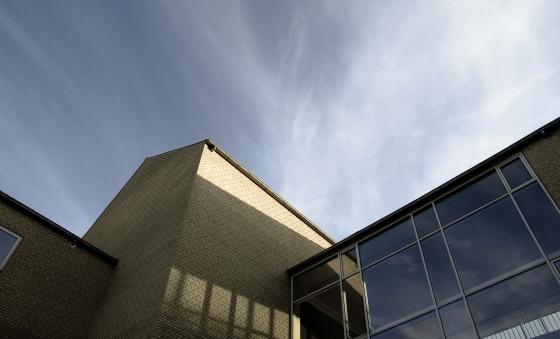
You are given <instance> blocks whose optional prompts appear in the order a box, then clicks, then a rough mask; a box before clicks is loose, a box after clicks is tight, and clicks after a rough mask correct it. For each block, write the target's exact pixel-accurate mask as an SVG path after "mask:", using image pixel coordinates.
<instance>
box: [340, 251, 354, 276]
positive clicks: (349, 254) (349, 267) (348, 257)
mask: <svg viewBox="0 0 560 339" xmlns="http://www.w3.org/2000/svg"><path fill="white" fill-rule="evenodd" d="M357 270H358V258H357V256H356V249H355V248H353V249H351V250H348V251H346V252H344V253H343V254H342V271H343V272H344V275H349V274H352V273H354V272H356V271H357Z"/></svg>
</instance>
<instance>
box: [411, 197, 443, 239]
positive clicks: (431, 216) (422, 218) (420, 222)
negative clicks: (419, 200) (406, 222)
mask: <svg viewBox="0 0 560 339" xmlns="http://www.w3.org/2000/svg"><path fill="white" fill-rule="evenodd" d="M414 225H415V226H416V232H418V237H419V238H422V237H424V236H426V235H428V234H430V233H432V232H434V231H435V230H437V229H438V228H439V226H438V223H437V219H436V214H435V213H434V209H433V208H432V206H431V205H430V206H428V207H426V208H425V209H423V210H421V211H420V212H418V213H416V214H414Z"/></svg>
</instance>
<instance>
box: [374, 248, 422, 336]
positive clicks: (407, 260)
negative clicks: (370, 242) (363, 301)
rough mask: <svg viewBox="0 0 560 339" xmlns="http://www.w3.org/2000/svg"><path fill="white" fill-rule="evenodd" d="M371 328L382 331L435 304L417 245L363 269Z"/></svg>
mask: <svg viewBox="0 0 560 339" xmlns="http://www.w3.org/2000/svg"><path fill="white" fill-rule="evenodd" d="M363 275H364V281H365V283H366V289H367V296H368V302H369V311H370V324H371V326H372V328H375V329H377V328H380V327H382V326H385V325H387V324H390V323H392V322H394V321H397V320H399V319H402V318H404V317H406V316H410V315H412V314H413V313H415V312H418V311H420V310H423V309H425V308H427V307H429V306H431V305H432V297H431V294H430V290H429V287H428V282H427V279H426V273H425V271H424V267H423V266H422V261H421V258H420V251H419V250H418V245H414V246H412V247H410V248H408V249H406V250H404V251H402V252H399V253H397V254H395V255H393V256H391V257H389V258H387V259H385V260H384V261H382V262H380V263H378V264H376V265H374V266H372V267H370V268H368V269H366V270H364V273H363Z"/></svg>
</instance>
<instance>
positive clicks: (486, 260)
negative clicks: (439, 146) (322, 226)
mask: <svg viewBox="0 0 560 339" xmlns="http://www.w3.org/2000/svg"><path fill="white" fill-rule="evenodd" d="M559 270H560V213H559V211H558V208H557V207H556V205H554V204H553V202H552V201H551V199H550V197H549V196H548V194H547V193H546V191H545V190H544V189H543V187H542V185H541V183H540V182H539V181H538V180H537V179H536V178H535V176H534V174H533V172H532V171H531V170H530V168H529V167H528V165H527V163H526V161H525V160H524V159H523V158H522V157H521V156H518V157H515V158H514V159H512V160H509V161H508V162H506V163H505V164H503V165H501V166H498V167H496V168H494V169H493V170H491V171H488V172H486V173H485V174H483V175H482V176H479V177H478V178H476V179H475V180H472V181H470V182H469V183H467V184H465V185H463V186H462V187H460V188H458V189H456V190H454V191H453V192H451V193H449V194H447V195H445V196H443V197H441V198H439V199H437V200H435V201H433V202H431V203H430V204H428V205H426V206H424V207H423V208H421V209H419V210H418V211H416V212H415V213H412V214H410V215H408V216H406V217H404V218H403V219H401V220H400V221H398V222H396V223H395V224H393V225H391V226H390V227H388V228H386V229H385V230H384V231H382V232H380V233H377V234H375V235H374V236H372V237H370V238H367V239H364V240H361V241H359V242H357V243H356V244H354V245H353V246H351V247H349V248H347V249H345V250H343V251H341V252H340V253H338V254H337V255H336V256H334V257H332V258H331V259H329V260H327V261H325V262H323V263H321V264H319V265H316V266H313V267H311V268H310V269H308V270H306V271H304V272H302V273H300V274H298V275H295V276H294V277H293V280H292V284H293V289H292V300H293V304H292V310H293V318H292V320H293V321H292V323H293V331H294V338H305V339H311V338H313V339H320V338H368V337H369V338H374V339H381V338H383V339H393V338H399V339H408V338H411V339H412V338H425V339H429V338H453V339H463V338H465V339H466V338H488V339H510V338H511V339H528V338H537V337H542V338H543V339H544V338H549V337H550V338H552V337H560V272H559Z"/></svg>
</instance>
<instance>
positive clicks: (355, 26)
mask: <svg viewBox="0 0 560 339" xmlns="http://www.w3.org/2000/svg"><path fill="white" fill-rule="evenodd" d="M559 17H560V2H558V1H523V2H516V1H507V2H501V1H480V2H474V1H465V2H455V1H454V2H447V1H433V2H430V1H422V2H420V1H419V2H415V3H414V2H410V1H354V2H351V3H349V2H346V1H274V2H273V1H256V0H255V1H249V0H247V1H233V0H232V1H222V2H213V1H179V0H178V1H172V0H166V1H141V0H134V1H132V0H131V1H124V0H121V1H110V0H104V1H99V0H90V1H55V0H52V1H21V0H13V1H10V0H4V1H2V2H0V142H1V145H2V148H1V153H0V154H1V161H0V189H1V190H2V191H4V192H6V193H8V194H10V195H12V196H13V197H15V198H16V199H18V200H20V201H22V202H23V203H25V204H27V205H29V206H30V207H32V208H34V209H35V210H37V211H38V212H40V213H42V214H44V215H46V216H47V217H49V218H51V219H52V220H54V221H56V222H58V223H60V224H61V225H63V226H64V227H66V228H68V229H69V230H71V231H72V232H74V233H76V234H78V235H82V234H83V233H84V232H85V231H86V230H87V229H88V228H89V226H90V225H91V224H92V223H93V221H94V220H95V218H96V217H97V216H98V215H99V214H100V213H101V211H102V210H103V209H104V208H105V206H106V205H107V204H108V203H109V201H110V200H111V199H112V198H113V197H114V196H115V194H116V193H117V192H118V190H119V189H120V188H121V187H122V185H123V184H124V183H125V182H126V180H127V179H128V178H129V177H130V176H131V175H132V173H133V172H134V170H135V169H136V168H137V167H138V166H139V165H140V163H141V162H142V160H143V159H144V158H145V157H146V156H150V155H154V154H157V153H160V152H164V151H167V150H169V149H172V148H176V147H179V146H182V145H187V144H191V143H193V142H196V141H199V140H201V139H204V138H207V137H210V138H212V139H214V140H215V141H216V142H217V143H218V144H220V145H221V146H222V147H223V148H224V149H225V150H226V151H227V152H229V153H230V154H232V155H233V156H234V157H235V158H236V159H238V160H239V161H240V162H241V163H242V164H244V165H245V167H247V168H248V169H250V170H251V171H252V172H253V173H255V174H256V175H257V176H258V177H260V178H261V179H262V180H263V181H264V182H266V183H267V184H268V185H269V186H270V187H272V188H273V189H274V190H276V191H277V192H279V193H280V194H281V195H282V196H284V197H285V198H286V199H287V200H288V201H290V202H291V203H292V204H293V205H294V206H296V208H298V209H299V210H300V211H302V212H303V213H304V214H305V215H307V216H308V217H309V218H310V219H311V220H313V221H314V222H316V223H317V224H319V225H320V226H321V227H323V228H324V229H326V230H327V231H328V232H329V233H330V234H332V235H333V236H334V237H335V238H336V239H341V238H342V237H344V236H347V235H349V234H351V233H352V232H354V231H356V230H358V229H360V228H362V227H364V226H366V225H367V224H369V223H371V222H373V221H374V220H376V219H378V218H380V217H382V216H384V215H386V214H387V213H389V212H391V211H393V210H395V209H397V208H399V207H400V206H402V205H404V204H405V203H407V202H409V201H410V200H412V199H414V198H416V197H418V196H420V195H422V194H423V193H425V192H427V191H429V190H430V189H432V188H434V187H435V186H437V185H439V184H441V183H443V182H445V181H446V180H448V179H450V178H451V177H453V176H455V175H457V174H459V173H460V172H462V171H464V170H466V169H467V168H469V167H471V166H473V165H475V164H476V163H478V162H480V161H481V160H483V159H484V158H486V157H488V156H490V155H492V154H493V153H495V152H496V151H498V150H500V149H502V148H504V147H506V146H507V145H509V144H510V143H512V142H514V141H516V140H517V139H519V138H520V137H522V136H524V135H525V134H527V133H529V132H531V131H532V130H534V129H536V128H538V127H539V126H541V125H543V124H545V123H547V122H549V121H551V120H553V119H554V118H556V117H557V116H558V115H559V113H560V96H559V95H558V93H560V72H559V70H560V39H559V38H558V37H560V20H558V18H559Z"/></svg>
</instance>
